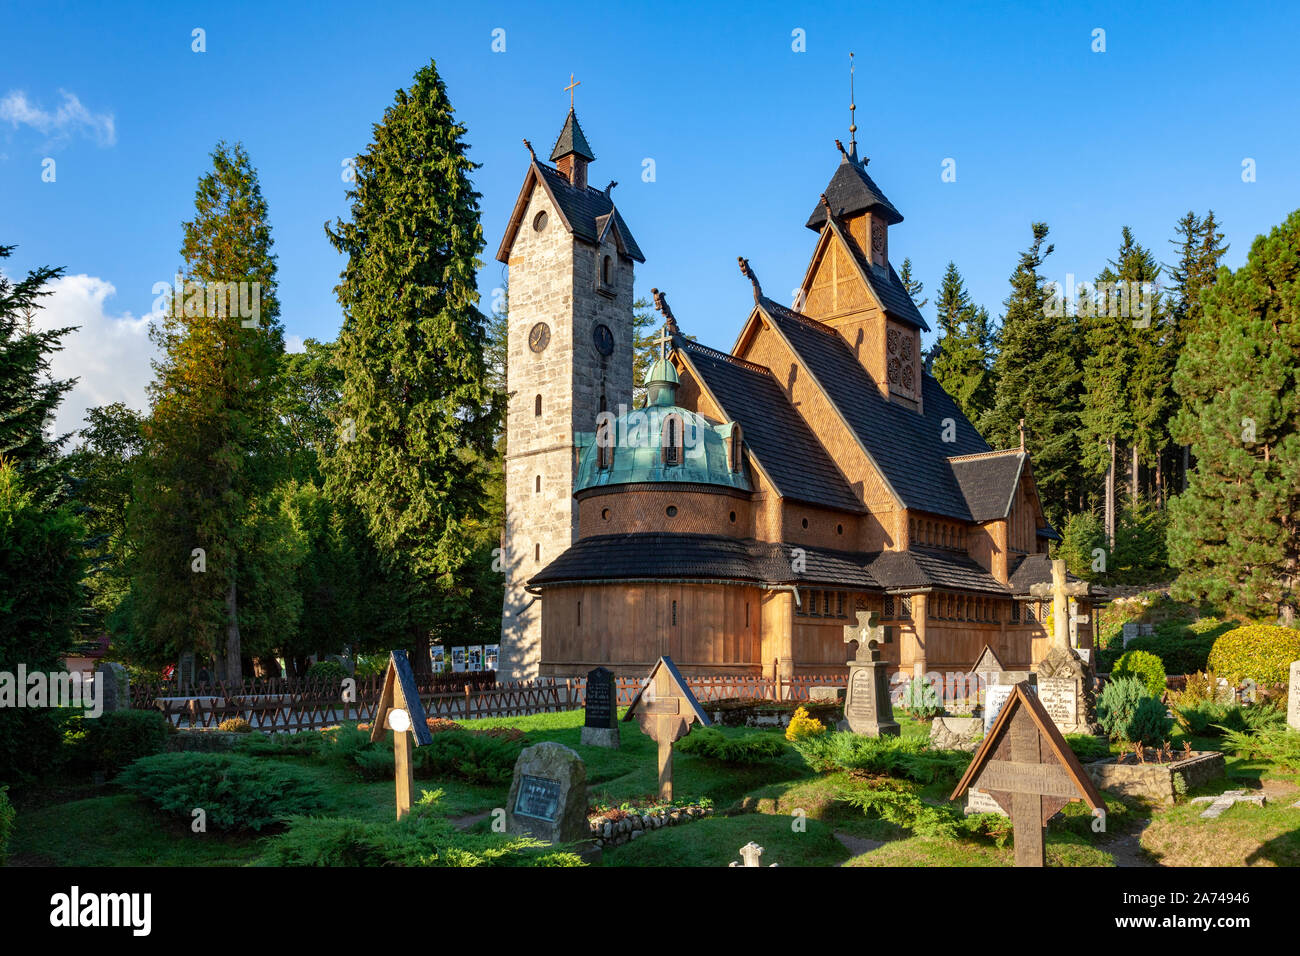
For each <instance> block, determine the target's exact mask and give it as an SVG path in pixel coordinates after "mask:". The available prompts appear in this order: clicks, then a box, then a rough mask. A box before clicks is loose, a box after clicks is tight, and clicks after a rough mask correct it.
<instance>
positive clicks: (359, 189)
mask: <svg viewBox="0 0 1300 956" xmlns="http://www.w3.org/2000/svg"><path fill="white" fill-rule="evenodd" d="M464 133H465V127H464V126H462V125H461V124H460V123H458V122H457V121H456V119H455V116H454V114H453V111H452V106H451V103H450V101H449V100H448V98H447V91H446V88H445V86H444V85H443V82H442V80H441V78H440V77H439V76H438V72H437V69H436V67H435V66H434V64H433V63H432V62H431V63H430V64H429V65H428V66H426V67H424V68H422V69H421V70H420V71H419V72H418V73H416V75H415V78H414V82H413V84H412V85H411V88H410V89H408V90H399V91H398V92H397V94H396V98H395V101H394V102H393V104H392V105H391V106H390V107H389V108H388V109H387V110H385V112H384V117H383V120H382V122H380V123H378V124H376V126H375V127H374V140H373V142H372V143H371V144H370V146H369V147H368V148H367V150H366V151H365V152H364V153H362V154H361V155H360V156H358V157H357V176H356V185H355V188H353V189H352V190H350V191H349V193H348V196H349V198H350V199H351V200H352V209H351V219H350V221H347V222H344V221H339V222H337V223H336V224H335V226H334V227H333V228H330V227H329V226H328V225H327V226H326V233H327V234H328V236H329V239H330V241H331V242H332V243H333V245H334V247H335V248H336V249H338V250H339V251H340V252H342V253H344V254H345V255H346V256H347V263H346V265H345V266H344V269H343V272H342V274H341V281H340V282H339V285H338V286H337V289H336V291H337V294H338V298H339V302H340V304H341V305H342V307H343V314H344V321H343V329H342V331H341V332H340V334H339V339H338V344H337V349H338V363H339V367H340V368H341V369H342V371H343V388H342V402H341V414H342V416H343V420H344V421H346V422H347V424H348V427H349V428H350V429H351V433H350V435H349V439H348V440H346V441H341V442H340V443H339V445H338V447H337V449H336V450H335V452H334V454H333V455H332V456H331V457H330V458H329V459H328V460H327V463H326V464H327V473H328V475H329V487H330V488H331V489H332V490H333V491H334V493H336V494H339V495H342V496H343V497H345V498H346V499H347V500H349V501H350V502H351V503H352V504H353V505H354V506H355V507H356V508H357V509H358V511H359V512H360V514H361V515H362V516H363V517H364V520H365V522H366V526H367V528H368V532H369V534H370V536H371V539H372V540H373V541H374V542H375V545H376V547H377V549H378V551H379V553H380V555H381V556H382V558H383V559H384V561H385V562H386V565H387V567H388V570H389V572H390V575H391V576H392V577H393V578H394V580H396V581H398V582H400V592H401V593H403V594H404V595H405V596H406V600H405V602H404V604H405V606H404V607H401V608H394V609H393V613H394V614H395V615H401V619H402V620H403V622H404V627H405V630H406V634H407V636H408V639H409V646H410V647H411V648H412V650H413V652H414V653H413V662H414V666H415V667H416V669H417V670H419V671H421V672H427V671H428V669H429V663H430V662H429V655H428V653H427V648H428V643H429V637H430V634H431V632H432V631H434V630H435V629H436V628H437V627H438V624H439V616H440V608H441V606H442V603H443V602H444V600H445V598H446V596H447V592H448V591H449V590H454V589H458V588H461V587H463V585H464V582H463V580H462V572H463V570H464V569H465V568H466V565H467V563H468V562H469V561H470V558H471V555H472V554H473V552H474V545H475V541H474V531H475V530H476V526H477V522H479V521H480V520H481V519H482V518H483V517H484V507H483V499H484V483H485V480H486V479H487V474H486V471H487V469H485V467H484V462H485V461H487V460H488V459H489V458H490V456H491V454H492V443H493V437H494V435H495V433H496V427H497V421H498V418H499V415H500V408H499V396H498V395H497V394H496V393H494V391H493V389H492V388H491V387H490V384H489V376H490V370H489V369H488V365H487V359H486V358H485V349H486V347H487V339H488V329H487V321H486V319H485V317H484V315H483V314H482V313H481V312H480V311H479V309H478V299H479V296H478V290H477V288H476V284H475V282H476V275H475V274H476V272H477V270H478V267H479V265H480V264H481V263H480V261H479V254H480V253H481V252H482V250H483V232H482V229H481V227H480V225H479V208H478V199H479V194H478V193H477V192H475V191H474V187H473V184H472V182H471V181H470V174H471V173H472V171H473V170H474V169H475V164H474V163H472V162H471V161H470V159H469V157H468V156H467V155H466V151H467V146H466V144H465V143H464V141H463V140H462V136H463V135H464ZM498 606H499V602H498Z"/></svg>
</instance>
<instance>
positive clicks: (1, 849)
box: [0, 787, 18, 866]
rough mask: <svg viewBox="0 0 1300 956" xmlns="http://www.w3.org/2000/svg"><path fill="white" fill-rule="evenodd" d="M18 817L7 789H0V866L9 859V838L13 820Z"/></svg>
mask: <svg viewBox="0 0 1300 956" xmlns="http://www.w3.org/2000/svg"><path fill="white" fill-rule="evenodd" d="M17 816H18V813H17V811H15V810H14V805H13V804H12V803H10V802H9V788H8V787H0V866H4V865H5V863H6V862H7V861H8V859H9V838H10V837H11V836H13V832H14V818H15V817H17Z"/></svg>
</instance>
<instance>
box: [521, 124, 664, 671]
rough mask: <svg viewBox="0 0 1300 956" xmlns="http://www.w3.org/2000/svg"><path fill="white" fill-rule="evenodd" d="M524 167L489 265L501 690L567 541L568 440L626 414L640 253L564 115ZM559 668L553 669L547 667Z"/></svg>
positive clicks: (526, 658) (530, 658) (537, 647)
mask: <svg viewBox="0 0 1300 956" xmlns="http://www.w3.org/2000/svg"><path fill="white" fill-rule="evenodd" d="M524 144H525V145H526V146H528V154H529V165H528V171H527V173H526V174H525V176H524V184H523V188H522V189H521V190H520V191H519V198H518V199H517V200H516V201H515V206H514V211H513V212H512V214H511V217H510V222H509V225H508V226H507V227H506V233H505V236H504V238H503V239H502V241H501V247H500V249H498V250H497V259H498V260H500V261H501V262H504V263H506V264H507V265H509V267H510V273H509V276H510V280H509V281H510V299H509V310H510V312H509V349H508V358H507V362H508V365H507V375H506V380H507V388H508V390H509V408H508V412H507V416H506V460H505V477H506V525H505V540H504V542H503V548H504V553H503V561H504V571H505V575H506V581H505V602H504V607H503V608H502V615H501V658H500V665H499V670H500V674H501V679H503V680H528V679H532V678H534V677H536V676H537V673H538V664H539V662H540V661H541V657H542V640H541V638H542V634H541V619H542V615H541V607H540V605H538V604H537V603H536V599H535V598H534V596H533V595H531V594H529V593H528V591H527V590H526V586H527V583H528V580H529V578H531V577H532V576H533V575H534V574H536V573H537V572H538V571H540V570H541V569H542V568H544V567H545V566H546V565H547V564H548V563H550V562H551V561H553V560H554V559H555V558H557V557H558V556H559V555H560V554H561V553H562V552H563V551H564V550H565V549H566V548H568V547H569V546H570V545H571V544H572V543H573V542H574V541H575V540H576V539H577V532H578V507H577V503H576V502H575V501H574V500H573V479H574V473H575V471H576V469H577V455H576V452H575V448H576V445H575V436H576V433H577V432H592V431H594V430H595V428H596V415H597V414H598V413H600V412H601V411H604V410H609V411H611V412H613V413H615V414H617V413H618V410H619V409H618V406H619V405H620V404H622V405H626V406H629V407H630V406H631V404H632V355H633V335H634V331H633V319H632V271H633V266H634V263H636V262H644V261H645V258H644V257H643V256H642V255H641V250H640V249H639V248H638V247H637V244H636V241H635V240H634V239H633V238H632V234H631V232H630V231H629V230H628V228H627V224H626V223H625V222H624V221H623V217H622V216H621V215H619V212H618V210H617V209H616V208H615V206H614V201H613V198H612V193H613V188H614V186H615V185H616V184H615V183H612V182H611V183H610V185H609V186H607V187H606V188H604V189H597V188H593V187H592V186H590V185H588V182H587V167H588V165H589V164H590V163H591V162H593V161H594V160H595V158H596V157H595V155H594V154H593V153H592V150H591V147H590V145H588V143H587V138H586V136H585V135H583V132H582V127H581V126H580V125H579V124H578V117H577V116H576V115H575V114H574V112H573V109H572V107H570V109H569V115H568V116H567V117H566V119H565V121H564V128H563V129H562V130H561V131H560V136H559V139H558V140H557V141H556V143H555V148H554V149H553V150H552V151H551V157H550V159H551V162H552V163H554V165H553V166H552V165H549V164H547V163H544V162H542V160H541V159H539V158H538V156H537V154H536V153H534V152H533V148H532V146H531V145H528V141H527V140H525V141H524ZM557 663H561V664H562V663H563V662H557Z"/></svg>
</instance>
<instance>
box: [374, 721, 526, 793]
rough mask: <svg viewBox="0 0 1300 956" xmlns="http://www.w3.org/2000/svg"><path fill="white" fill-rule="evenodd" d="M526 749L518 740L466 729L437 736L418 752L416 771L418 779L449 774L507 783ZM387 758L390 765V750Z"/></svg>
mask: <svg viewBox="0 0 1300 956" xmlns="http://www.w3.org/2000/svg"><path fill="white" fill-rule="evenodd" d="M523 749H524V748H523V743H522V741H519V740H510V739H503V738H501V737H497V736H495V735H492V734H486V733H484V734H477V733H470V732H469V731H464V730H452V731H446V732H444V733H440V734H434V735H433V739H432V740H431V741H430V742H429V743H428V744H425V745H424V746H423V747H419V748H417V749H416V751H415V756H414V772H415V775H416V776H417V777H439V776H445V775H447V774H450V775H452V776H455V777H459V778H460V779H462V780H465V781H467V782H469V783H481V784H508V783H509V782H510V778H511V777H512V776H513V775H514V770H515V761H517V760H518V759H519V752H520V751H521V750H523ZM388 758H389V762H390V763H391V762H392V751H391V750H388Z"/></svg>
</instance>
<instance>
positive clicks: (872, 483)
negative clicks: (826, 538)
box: [744, 327, 896, 551]
mask: <svg viewBox="0 0 1300 956" xmlns="http://www.w3.org/2000/svg"><path fill="white" fill-rule="evenodd" d="M823 334H824V333H823ZM744 358H746V359H748V360H749V361H751V362H757V363H759V364H760V365H764V366H766V367H767V368H770V369H771V370H772V372H773V374H774V375H775V377H776V380H777V382H778V383H780V385H781V387H782V389H783V390H784V391H785V393H786V395H787V396H788V397H789V399H790V401H791V403H792V404H793V405H794V406H795V408H796V409H798V411H799V414H800V415H801V416H802V417H803V419H804V421H806V422H807V423H808V426H809V427H810V428H811V429H812V431H813V433H814V434H816V435H817V437H818V439H819V440H820V441H821V443H822V444H823V445H824V446H825V448H826V450H827V452H828V453H829V454H830V456H831V459H832V460H833V461H834V462H835V464H836V466H837V467H838V468H839V469H840V471H841V472H842V473H843V474H844V476H845V477H846V478H847V479H848V481H849V483H850V485H851V486H852V487H853V490H854V492H855V493H856V494H857V495H858V497H859V500H861V501H863V503H864V504H865V505H866V507H867V508H868V509H869V510H870V512H871V514H870V515H869V516H867V517H865V518H864V519H862V520H860V521H859V522H858V534H857V540H856V541H846V542H845V543H844V544H843V545H842V547H843V548H844V549H845V550H857V551H877V550H880V549H882V548H893V547H895V543H894V542H895V538H894V535H893V534H892V529H893V527H894V518H893V512H894V511H895V509H896V504H895V502H894V499H893V496H892V495H891V494H890V493H889V491H888V489H887V488H886V487H885V484H884V482H883V481H882V480H881V478H880V475H879V473H878V472H877V471H876V469H875V467H874V466H873V465H872V464H871V461H870V459H868V458H867V456H866V453H865V452H864V451H863V450H862V446H861V445H859V444H858V441H857V439H856V438H855V437H854V436H853V434H852V433H851V432H850V431H849V429H848V426H847V425H845V424H844V422H843V421H842V420H841V418H840V417H839V415H838V413H837V412H836V411H835V410H834V407H833V406H832V405H831V404H830V402H829V401H828V400H827V399H826V396H825V395H823V394H822V392H821V390H820V389H819V388H818V387H817V386H816V385H815V384H814V383H813V380H812V377H811V376H810V375H809V374H808V371H807V369H805V368H804V367H803V365H802V364H801V363H800V362H799V361H798V359H797V358H796V357H795V355H794V353H793V352H791V351H790V349H789V348H788V347H787V346H786V344H785V342H784V341H782V340H781V338H780V336H778V335H777V334H776V333H775V332H774V331H772V330H771V329H769V328H767V327H763V328H761V329H760V330H759V331H758V333H757V334H756V335H753V336H751V337H750V340H749V342H748V344H747V347H746V349H745V355H744Z"/></svg>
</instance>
